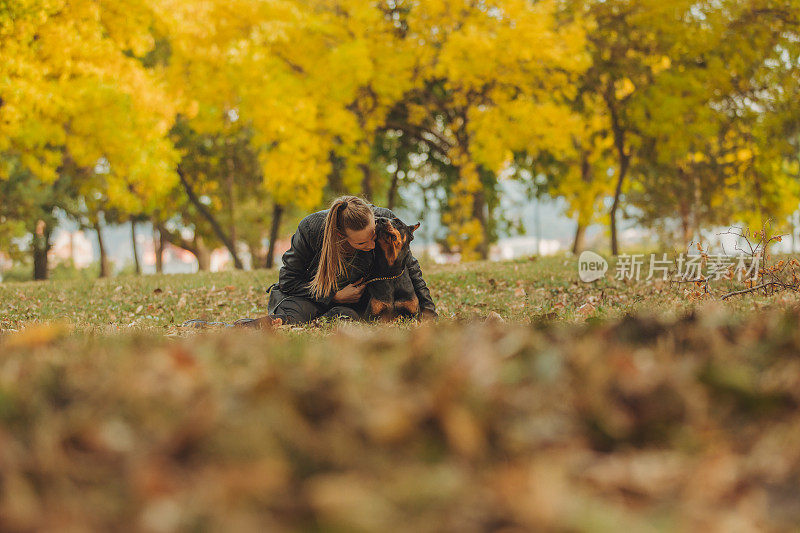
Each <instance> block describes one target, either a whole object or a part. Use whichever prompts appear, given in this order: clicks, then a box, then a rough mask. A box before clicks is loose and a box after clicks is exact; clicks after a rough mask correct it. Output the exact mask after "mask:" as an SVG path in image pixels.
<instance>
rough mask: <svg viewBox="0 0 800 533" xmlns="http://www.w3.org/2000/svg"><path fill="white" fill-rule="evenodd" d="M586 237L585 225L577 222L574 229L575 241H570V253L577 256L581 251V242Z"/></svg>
mask: <svg viewBox="0 0 800 533" xmlns="http://www.w3.org/2000/svg"><path fill="white" fill-rule="evenodd" d="M585 237H586V225H585V224H581V223H580V222H578V227H577V228H576V229H575V239H574V240H573V241H572V253H573V254H575V255H578V254H579V253H581V251H582V250H583V242H584V239H585Z"/></svg>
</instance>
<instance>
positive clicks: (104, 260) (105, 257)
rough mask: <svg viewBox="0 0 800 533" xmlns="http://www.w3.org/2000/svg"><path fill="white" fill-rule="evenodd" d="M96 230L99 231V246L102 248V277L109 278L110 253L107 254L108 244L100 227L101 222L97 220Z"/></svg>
mask: <svg viewBox="0 0 800 533" xmlns="http://www.w3.org/2000/svg"><path fill="white" fill-rule="evenodd" d="M94 230H95V231H96V232H97V246H98V247H99V248H100V277H101V278H107V277H108V276H109V271H110V268H109V264H108V254H106V245H105V242H104V241H103V231H102V228H101V227H100V222H99V221H98V222H96V223H95V225H94Z"/></svg>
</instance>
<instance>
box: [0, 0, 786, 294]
mask: <svg viewBox="0 0 800 533" xmlns="http://www.w3.org/2000/svg"><path fill="white" fill-rule="evenodd" d="M799 56H800V1H798V0H735V1H726V0H717V1H709V2H706V1H686V0H674V1H670V2H664V1H663V0H625V1H622V0H619V1H617V0H606V1H603V0H594V1H592V0H585V1H579V0H560V1H555V0H553V1H546V0H545V1H530V0H502V1H466V0H426V1H402V0H383V1H372V2H365V1H363V0H340V1H333V0H324V1H323V0H303V1H299V0H297V1H296V0H263V1H257V0H203V1H200V0H196V1H195V0H158V1H156V0H106V1H104V2H102V5H101V4H100V3H99V2H96V1H91V0H74V1H70V2H66V1H65V0H15V1H13V2H4V3H2V4H0V57H2V61H0V273H2V275H3V277H4V279H6V280H10V279H31V278H35V279H45V278H47V277H48V276H51V277H74V276H96V275H100V276H108V275H112V274H114V273H120V272H130V273H133V272H145V273H146V272H156V271H158V272H161V271H163V272H186V271H195V270H198V269H199V270H218V269H223V268H263V267H270V266H272V265H273V264H275V262H276V260H279V259H280V254H281V253H282V252H283V251H284V250H285V249H286V248H287V247H288V238H289V237H290V236H291V233H292V232H293V231H294V229H295V227H296V224H297V222H298V221H299V220H300V218H302V217H303V216H304V215H305V214H308V213H309V212H311V211H314V210H318V209H324V208H325V206H326V204H327V203H328V202H329V201H330V199H331V198H333V197H335V196H338V195H339V194H343V193H352V194H358V195H361V196H364V197H366V198H368V199H369V200H371V201H372V202H373V203H375V204H377V205H383V206H386V207H389V208H390V209H393V210H395V211H396V213H397V214H398V215H399V216H401V218H404V219H405V220H406V221H407V222H413V221H415V220H422V221H423V226H422V230H423V231H422V233H421V234H420V235H419V237H418V239H417V240H418V241H419V242H417V241H415V245H416V246H417V248H416V249H415V252H416V253H417V255H418V256H426V257H427V258H428V259H429V260H431V261H438V262H449V261H459V260H472V259H479V258H490V259H502V258H510V257H514V256H517V255H523V254H532V253H538V254H547V253H554V252H557V251H561V250H567V251H572V252H576V251H579V250H581V249H584V248H586V247H591V248H592V249H595V250H599V251H603V252H605V251H609V252H611V253H612V254H617V253H620V252H621V251H624V250H625V247H651V248H653V247H658V248H662V249H673V250H676V249H683V250H685V249H686V246H687V245H688V244H689V243H690V242H691V241H692V240H696V239H698V238H700V237H701V236H702V237H704V238H709V237H710V236H713V235H714V228H718V227H727V226H728V225H731V224H742V225H747V226H749V227H751V228H753V229H760V228H761V227H762V225H763V224H764V223H765V222H766V221H767V220H772V221H773V226H774V228H775V229H776V230H777V231H781V232H785V233H789V234H790V235H791V237H792V238H791V239H787V240H785V241H784V242H783V243H782V245H784V246H785V250H786V251H788V250H794V249H795V248H796V247H797V246H800V243H798V245H797V246H796V245H795V240H796V238H795V236H796V233H797V232H796V229H795V227H796V225H797V224H798V214H797V210H798V203H799V199H798V192H800V190H799V186H800V99H799V98H798V94H800V90H798V89H800V57H799Z"/></svg>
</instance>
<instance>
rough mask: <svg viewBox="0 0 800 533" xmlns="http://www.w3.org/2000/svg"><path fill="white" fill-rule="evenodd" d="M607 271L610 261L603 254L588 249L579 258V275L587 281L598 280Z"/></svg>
mask: <svg viewBox="0 0 800 533" xmlns="http://www.w3.org/2000/svg"><path fill="white" fill-rule="evenodd" d="M606 271H608V261H606V260H605V258H603V256H602V255H599V254H596V253H594V252H591V251H589V250H586V251H585V252H583V253H581V255H580V257H579V258H578V277H579V278H581V281H583V282H585V283H591V282H592V281H597V280H598V279H600V278H602V277H603V276H605V275H606Z"/></svg>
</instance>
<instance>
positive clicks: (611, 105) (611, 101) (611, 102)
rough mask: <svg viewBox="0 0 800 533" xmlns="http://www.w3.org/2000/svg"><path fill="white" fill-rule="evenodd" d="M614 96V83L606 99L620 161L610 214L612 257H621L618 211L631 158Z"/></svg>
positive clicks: (605, 96) (608, 89)
mask: <svg viewBox="0 0 800 533" xmlns="http://www.w3.org/2000/svg"><path fill="white" fill-rule="evenodd" d="M614 94H615V90H614V85H613V83H609V84H608V86H607V87H606V91H605V94H604V99H605V101H606V105H607V106H608V111H609V114H610V115H611V129H612V130H613V133H614V146H615V147H616V149H617V158H618V161H619V169H618V171H619V172H618V174H617V185H616V187H615V188H614V203H612V204H611V212H610V213H609V215H610V219H611V255H619V243H618V242H617V209H618V208H619V202H620V195H621V194H622V183H623V182H624V181H625V175H626V174H627V173H628V165H629V164H630V159H631V156H630V154H628V153H626V152H625V130H624V129H623V128H622V125H621V122H620V117H619V113H618V111H617V105H616V104H617V101H616V97H615V96H614Z"/></svg>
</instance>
